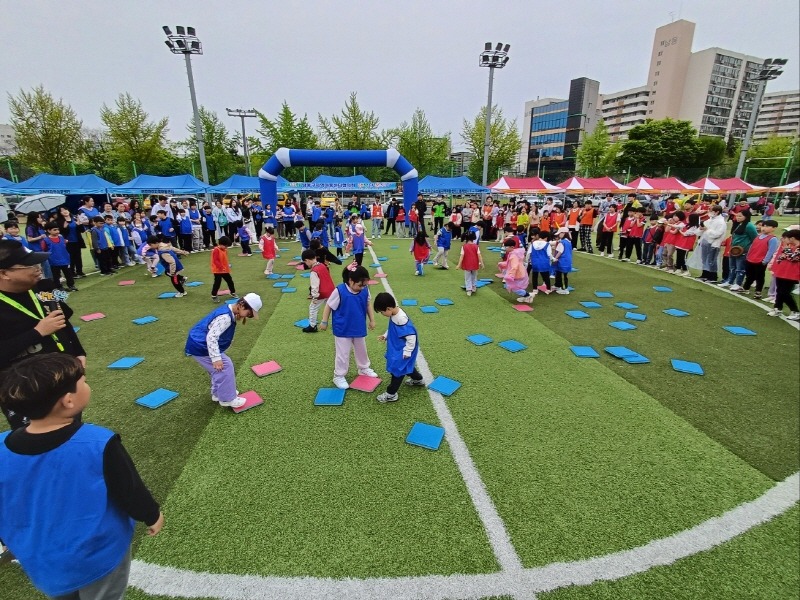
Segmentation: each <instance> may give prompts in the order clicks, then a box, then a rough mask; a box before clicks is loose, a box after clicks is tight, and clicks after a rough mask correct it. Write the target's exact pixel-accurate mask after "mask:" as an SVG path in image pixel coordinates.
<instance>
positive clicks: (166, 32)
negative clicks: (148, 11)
mask: <svg viewBox="0 0 800 600" xmlns="http://www.w3.org/2000/svg"><path fill="white" fill-rule="evenodd" d="M161 29H163V30H164V33H165V34H167V35H172V30H171V29H170V28H169V26H167V25H164V26H163V27H162V28H161Z"/></svg>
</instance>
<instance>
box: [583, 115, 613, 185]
mask: <svg viewBox="0 0 800 600" xmlns="http://www.w3.org/2000/svg"><path fill="white" fill-rule="evenodd" d="M618 151H619V145H618V144H612V143H611V136H609V134H608V128H607V127H606V124H605V121H600V122H599V123H598V124H597V126H596V127H595V128H594V131H593V132H592V133H590V134H589V135H587V136H586V137H584V138H583V141H582V142H581V145H580V146H579V147H578V152H577V154H576V159H577V162H578V166H577V172H578V173H579V174H580V175H582V176H584V177H603V176H605V175H608V174H609V173H610V172H611V171H612V169H613V168H614V161H615V160H616V158H617V152H618Z"/></svg>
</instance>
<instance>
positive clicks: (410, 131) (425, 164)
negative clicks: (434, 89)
mask: <svg viewBox="0 0 800 600" xmlns="http://www.w3.org/2000/svg"><path fill="white" fill-rule="evenodd" d="M387 133H388V132H387ZM395 136H396V144H397V150H398V152H400V154H402V155H403V156H404V157H405V158H406V159H407V160H408V161H409V162H410V163H411V164H412V165H414V168H416V169H417V172H418V173H419V176H420V178H422V177H424V176H426V175H430V174H439V173H441V172H442V170H444V169H445V167H447V166H448V157H449V155H450V135H449V134H447V135H444V136H435V135H433V131H432V129H431V126H430V123H428V119H427V117H426V116H425V111H423V110H422V109H420V108H417V109H416V110H415V111H414V115H413V116H412V117H411V123H406V122H403V123H401V124H400V127H399V128H398V129H397V130H396V132H395ZM384 141H385V142H388V143H386V146H390V145H392V142H393V141H394V140H393V139H391V138H389V139H385V140H384Z"/></svg>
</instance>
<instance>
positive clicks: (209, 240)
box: [200, 204, 217, 250]
mask: <svg viewBox="0 0 800 600" xmlns="http://www.w3.org/2000/svg"><path fill="white" fill-rule="evenodd" d="M200 220H201V221H202V223H203V248H204V249H205V250H211V249H212V248H213V247H214V246H216V245H217V239H216V236H217V223H216V221H215V220H214V213H213V212H212V210H211V207H210V206H209V205H208V204H206V205H204V206H203V214H202V215H200Z"/></svg>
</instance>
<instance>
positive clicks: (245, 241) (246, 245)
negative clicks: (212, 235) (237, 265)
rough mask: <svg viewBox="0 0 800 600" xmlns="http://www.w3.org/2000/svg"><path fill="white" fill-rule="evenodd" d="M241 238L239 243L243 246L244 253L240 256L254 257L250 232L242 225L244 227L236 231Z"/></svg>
mask: <svg viewBox="0 0 800 600" xmlns="http://www.w3.org/2000/svg"><path fill="white" fill-rule="evenodd" d="M236 234H237V235H238V236H239V243H240V244H241V245H242V253H241V254H240V255H239V256H253V251H252V250H251V249H250V230H249V229H248V228H247V226H246V225H245V224H244V223H242V226H241V227H239V228H238V229H237V230H236Z"/></svg>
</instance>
